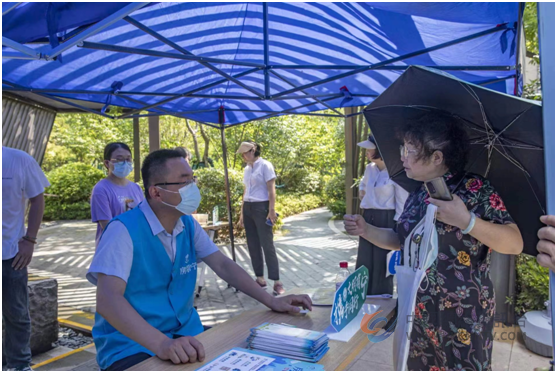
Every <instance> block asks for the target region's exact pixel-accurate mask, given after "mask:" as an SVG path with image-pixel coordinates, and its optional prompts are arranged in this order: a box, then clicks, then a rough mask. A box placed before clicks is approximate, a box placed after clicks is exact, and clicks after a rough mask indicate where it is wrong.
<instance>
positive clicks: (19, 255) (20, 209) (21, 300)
mask: <svg viewBox="0 0 557 373" xmlns="http://www.w3.org/2000/svg"><path fill="white" fill-rule="evenodd" d="M49 185H50V184H49V183H48V180H47V179H46V176H45V175H44V173H43V171H42V170H41V167H40V166H39V165H38V164H37V162H36V161H35V160H34V159H33V157H31V156H30V155H29V154H27V153H25V152H23V151H21V150H17V149H11V148H7V147H4V146H3V147H2V318H3V320H4V326H5V328H6V338H4V340H3V341H2V342H3V350H4V354H5V355H6V361H7V367H8V370H21V371H28V370H31V368H30V364H31V347H30V338H31V318H30V317H29V292H28V289H27V266H28V265H29V263H31V259H32V258H33V251H34V249H35V244H36V243H37V233H38V232H39V227H40V225H41V221H42V219H43V213H44V194H43V193H44V188H46V187H48V186H49ZM27 200H29V204H30V208H29V214H28V215H27V223H28V227H27V230H25V205H26V202H27Z"/></svg>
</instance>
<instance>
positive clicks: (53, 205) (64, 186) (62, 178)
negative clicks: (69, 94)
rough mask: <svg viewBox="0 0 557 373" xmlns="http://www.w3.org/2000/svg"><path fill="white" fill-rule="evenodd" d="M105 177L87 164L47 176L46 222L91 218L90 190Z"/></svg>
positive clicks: (60, 169) (67, 166)
mask: <svg viewBox="0 0 557 373" xmlns="http://www.w3.org/2000/svg"><path fill="white" fill-rule="evenodd" d="M104 177H105V174H104V172H103V171H101V170H99V169H97V168H95V167H93V166H89V165H87V164H84V163H68V164H66V165H64V166H61V167H58V168H56V169H54V170H52V171H51V172H49V173H48V174H47V178H48V181H49V182H50V187H48V188H46V190H45V194H51V195H53V196H47V197H46V198H45V213H44V219H45V220H70V219H90V218H91V206H90V198H91V191H92V190H93V187H94V186H95V184H97V183H98V182H99V181H100V180H101V179H103V178H104Z"/></svg>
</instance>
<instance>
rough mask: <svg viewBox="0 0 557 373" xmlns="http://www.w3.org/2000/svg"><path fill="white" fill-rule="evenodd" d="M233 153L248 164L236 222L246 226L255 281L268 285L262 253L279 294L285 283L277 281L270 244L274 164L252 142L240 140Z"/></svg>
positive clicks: (274, 217) (271, 238) (271, 242)
mask: <svg viewBox="0 0 557 373" xmlns="http://www.w3.org/2000/svg"><path fill="white" fill-rule="evenodd" d="M236 153H237V154H241V155H242V158H243V159H244V162H246V163H247V166H246V168H245V169H244V197H243V205H242V210H241V211H242V212H241V213H240V221H239V225H240V226H241V227H245V229H246V237H247V241H248V250H249V255H250V257H251V264H252V266H253V271H254V272H255V276H256V277H257V279H256V280H255V281H256V282H257V283H258V284H259V286H261V287H262V288H265V287H267V282H265V277H264V276H263V253H265V262H267V272H268V276H269V279H270V280H273V281H274V282H275V284H274V286H273V294H274V295H281V294H283V293H284V286H283V285H282V283H281V282H280V280H279V279H280V277H279V264H278V259H277V253H276V249H275V245H274V243H273V226H272V224H274V223H275V222H276V220H277V213H276V211H275V201H276V191H275V179H276V178H277V175H276V174H275V169H274V168H273V165H272V164H271V163H270V162H269V161H267V160H265V159H263V158H261V146H260V145H259V144H257V143H255V142H252V141H248V142H243V143H242V144H241V145H240V148H238V151H237V152H236ZM268 223H272V224H268ZM261 248H263V250H262V249H261Z"/></svg>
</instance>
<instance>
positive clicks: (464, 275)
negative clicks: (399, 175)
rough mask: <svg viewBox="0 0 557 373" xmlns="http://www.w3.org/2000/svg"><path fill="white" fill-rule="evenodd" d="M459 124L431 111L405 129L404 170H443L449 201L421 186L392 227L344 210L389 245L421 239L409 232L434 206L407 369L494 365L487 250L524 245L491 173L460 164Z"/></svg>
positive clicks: (426, 173)
mask: <svg viewBox="0 0 557 373" xmlns="http://www.w3.org/2000/svg"><path fill="white" fill-rule="evenodd" d="M463 128H464V126H463V125H462V123H460V119H458V118H456V117H453V116H449V115H445V114H442V113H441V112H439V111H431V112H428V113H427V114H425V115H424V116H422V117H421V118H420V119H418V120H417V121H415V122H412V123H408V124H407V125H406V126H405V128H404V129H403V131H402V140H403V141H404V145H403V146H401V161H402V162H403V166H404V169H405V171H406V175H407V176H408V177H409V178H411V179H414V180H417V181H420V182H425V181H427V180H431V179H434V178H436V177H443V179H444V180H445V182H446V184H447V186H448V187H449V189H450V191H451V193H452V195H453V200H452V201H441V200H436V199H432V198H430V196H429V195H428V193H427V190H426V188H425V187H424V186H422V187H421V188H419V189H417V190H416V191H414V192H413V193H411V194H410V196H409V197H408V200H407V202H406V205H405V208H404V212H403V213H402V215H401V217H400V219H399V221H398V223H397V226H396V233H395V232H394V231H393V230H390V229H382V228H377V227H374V226H372V225H369V224H367V223H366V222H365V221H364V219H363V218H362V217H361V216H358V215H356V216H348V215H347V216H345V226H346V230H347V232H348V233H350V234H356V235H360V236H362V237H363V238H365V239H367V240H368V241H370V242H372V243H373V244H374V245H377V246H379V247H382V248H384V249H386V250H403V251H404V250H405V248H406V249H407V247H406V246H405V244H407V243H408V242H410V241H413V242H414V243H417V244H418V246H419V243H420V241H421V238H422V237H421V236H419V235H416V236H412V237H409V236H410V235H411V234H412V232H413V230H414V227H416V226H417V225H418V224H419V222H420V221H422V219H423V218H424V217H425V214H426V211H427V206H428V204H434V205H436V206H437V207H438V209H437V222H436V223H435V227H436V230H437V235H438V254H437V256H436V260H435V261H434V262H433V264H432V265H431V266H430V267H429V269H427V271H426V276H425V278H424V279H423V281H422V282H421V284H420V287H419V289H418V294H417V298H416V303H415V310H414V318H413V326H412V331H411V334H410V351H409V355H408V360H407V368H408V370H491V368H492V367H491V352H492V347H493V324H494V318H495V295H494V292H493V284H492V282H491V278H490V269H489V266H490V260H491V252H492V250H495V251H497V252H499V253H503V254H511V255H517V254H520V253H521V252H522V247H523V241H522V236H521V234H520V231H519V230H518V227H517V225H516V224H515V223H514V221H513V219H512V218H511V216H510V215H509V214H508V212H507V210H506V208H505V204H504V203H503V201H502V200H501V198H500V196H499V194H497V192H496V191H495V190H494V188H493V187H492V186H491V185H490V183H489V181H488V180H486V179H485V178H483V177H481V176H479V175H475V174H470V173H466V172H465V170H464V166H465V165H466V163H467V159H468V153H469V140H468V136H467V134H466V132H465V131H464V130H463ZM407 238H409V240H407ZM398 322H399V323H400V322H401V320H400V316H399V320H398Z"/></svg>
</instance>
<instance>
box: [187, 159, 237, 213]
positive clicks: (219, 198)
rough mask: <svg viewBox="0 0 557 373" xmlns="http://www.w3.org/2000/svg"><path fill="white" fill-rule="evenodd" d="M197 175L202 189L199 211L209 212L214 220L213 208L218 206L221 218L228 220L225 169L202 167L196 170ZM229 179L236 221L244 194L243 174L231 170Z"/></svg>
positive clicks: (198, 184)
mask: <svg viewBox="0 0 557 373" xmlns="http://www.w3.org/2000/svg"><path fill="white" fill-rule="evenodd" d="M195 175H196V176H197V186H198V187H199V190H200V191H201V204H200V205H199V208H198V209H197V212H198V213H199V214H209V219H210V220H212V218H213V216H212V213H213V208H214V207H215V206H218V207H219V218H220V220H228V217H227V212H226V211H227V209H226V208H227V206H226V188H225V185H224V171H223V170H219V169H216V168H200V169H197V170H196V171H195ZM228 179H229V180H230V198H231V201H232V212H233V216H232V221H233V222H234V223H236V222H237V221H238V219H239V218H240V206H241V204H242V195H243V194H244V184H243V174H242V173H241V172H238V171H236V170H229V171H228Z"/></svg>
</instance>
